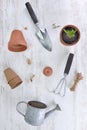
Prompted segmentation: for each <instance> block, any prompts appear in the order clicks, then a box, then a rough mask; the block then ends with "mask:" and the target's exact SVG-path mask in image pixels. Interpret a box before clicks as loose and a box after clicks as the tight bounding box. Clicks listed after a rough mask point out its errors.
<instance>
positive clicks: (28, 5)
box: [25, 2, 38, 24]
mask: <svg viewBox="0 0 87 130" xmlns="http://www.w3.org/2000/svg"><path fill="white" fill-rule="evenodd" d="M25 5H26V8H27V10H28V12H29V14H30V16H31V18H32V20H33V22H34V23H35V24H36V23H38V19H37V17H36V15H35V13H34V10H33V8H32V7H31V5H30V3H29V2H27V3H25Z"/></svg>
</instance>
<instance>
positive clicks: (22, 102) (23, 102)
mask: <svg viewBox="0 0 87 130" xmlns="http://www.w3.org/2000/svg"><path fill="white" fill-rule="evenodd" d="M20 104H26V105H27V103H26V102H25V101H21V102H19V103H18V104H17V106H16V110H17V112H19V113H20V114H21V115H22V116H24V117H25V114H24V113H22V112H21V111H20V110H19V109H18V106H19V105H20Z"/></svg>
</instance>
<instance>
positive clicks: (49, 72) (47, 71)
mask: <svg viewBox="0 0 87 130" xmlns="http://www.w3.org/2000/svg"><path fill="white" fill-rule="evenodd" d="M52 73H53V70H52V68H51V67H49V66H47V67H45V68H44V69H43V74H44V75H45V76H51V75H52Z"/></svg>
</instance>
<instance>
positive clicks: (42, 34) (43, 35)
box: [36, 29, 52, 51]
mask: <svg viewBox="0 0 87 130" xmlns="http://www.w3.org/2000/svg"><path fill="white" fill-rule="evenodd" d="M36 36H37V38H38V39H39V41H40V42H41V44H42V45H43V47H44V48H45V49H47V50H48V51H52V43H51V40H50V38H49V35H48V33H47V30H46V29H44V30H38V31H37V32H36Z"/></svg>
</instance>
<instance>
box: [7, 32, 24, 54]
mask: <svg viewBox="0 0 87 130" xmlns="http://www.w3.org/2000/svg"><path fill="white" fill-rule="evenodd" d="M8 49H9V50H10V51H13V52H21V51H24V50H26V49H27V43H26V41H25V38H24V36H23V33H22V32H21V31H20V30H13V31H12V33H11V37H10V41H9V43H8Z"/></svg>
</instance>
